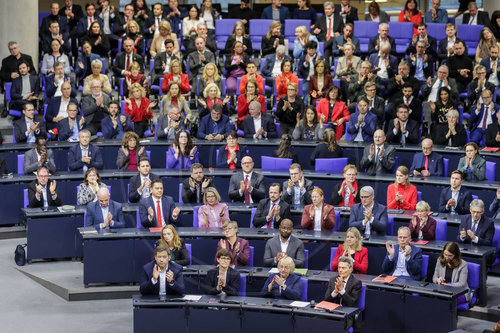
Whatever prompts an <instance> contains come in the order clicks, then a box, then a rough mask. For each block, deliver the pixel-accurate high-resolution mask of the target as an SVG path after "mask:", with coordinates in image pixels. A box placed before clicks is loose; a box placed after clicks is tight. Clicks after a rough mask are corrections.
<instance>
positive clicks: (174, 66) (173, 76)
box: [161, 59, 208, 95]
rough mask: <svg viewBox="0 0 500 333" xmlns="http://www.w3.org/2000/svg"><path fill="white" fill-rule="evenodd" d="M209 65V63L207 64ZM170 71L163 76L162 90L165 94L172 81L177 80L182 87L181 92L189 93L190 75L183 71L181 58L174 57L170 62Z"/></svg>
mask: <svg viewBox="0 0 500 333" xmlns="http://www.w3.org/2000/svg"><path fill="white" fill-rule="evenodd" d="M207 66H208V65H207ZM169 70H170V72H169V73H166V74H165V75H164V76H163V84H162V86H161V91H163V93H164V94H166V93H168V87H169V86H170V83H171V82H177V83H178V84H179V86H180V87H181V94H183V95H184V94H187V93H189V92H190V91H191V88H190V86H189V77H188V75H187V74H184V73H182V71H181V63H180V61H179V60H177V59H174V60H172V61H171V62H170V68H169Z"/></svg>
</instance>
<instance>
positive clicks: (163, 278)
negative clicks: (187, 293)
mask: <svg viewBox="0 0 500 333" xmlns="http://www.w3.org/2000/svg"><path fill="white" fill-rule="evenodd" d="M154 252H155V260H154V261H151V262H149V263H147V264H146V265H144V268H143V272H142V276H141V286H140V289H139V290H140V292H141V294H142V295H155V296H165V295H167V294H174V295H182V294H184V279H183V277H182V266H181V265H178V264H176V263H174V262H172V261H170V251H169V249H168V248H166V247H165V246H157V247H156V248H155V251H154Z"/></svg>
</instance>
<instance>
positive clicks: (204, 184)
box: [182, 163, 213, 203]
mask: <svg viewBox="0 0 500 333" xmlns="http://www.w3.org/2000/svg"><path fill="white" fill-rule="evenodd" d="M211 187H213V183H212V179H210V178H208V177H205V173H204V172H203V165H201V164H200V163H193V164H191V176H190V177H189V178H187V179H185V180H184V181H183V182H182V202H183V203H203V197H204V195H205V191H206V190H207V189H208V188H211Z"/></svg>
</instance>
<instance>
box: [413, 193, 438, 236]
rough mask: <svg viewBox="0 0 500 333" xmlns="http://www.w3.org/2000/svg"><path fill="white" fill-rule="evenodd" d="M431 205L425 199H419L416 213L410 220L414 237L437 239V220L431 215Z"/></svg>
mask: <svg viewBox="0 0 500 333" xmlns="http://www.w3.org/2000/svg"><path fill="white" fill-rule="evenodd" d="M430 210H431V207H430V206H429V204H428V203H427V202H425V201H419V202H418V203H417V206H416V213H414V214H413V216H412V218H411V221H410V225H409V228H410V232H411V238H412V239H418V240H421V239H425V240H434V239H436V220H435V219H434V218H433V217H431V216H430Z"/></svg>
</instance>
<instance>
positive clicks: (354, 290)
mask: <svg viewBox="0 0 500 333" xmlns="http://www.w3.org/2000/svg"><path fill="white" fill-rule="evenodd" d="M337 277H338V275H335V276H334V277H332V278H331V279H330V282H328V288H327V289H326V293H325V301H327V302H333V303H337V304H342V306H350V307H353V308H357V307H358V300H359V296H360V295H361V281H360V280H358V279H356V277H355V276H354V275H353V274H351V275H350V276H349V279H348V280H347V283H346V285H345V294H344V295H341V294H337V296H336V297H335V298H334V297H332V292H333V291H334V290H335V281H336V280H337Z"/></svg>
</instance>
